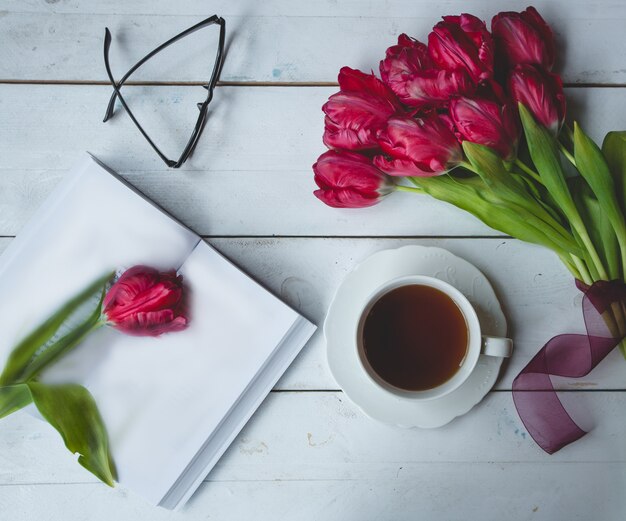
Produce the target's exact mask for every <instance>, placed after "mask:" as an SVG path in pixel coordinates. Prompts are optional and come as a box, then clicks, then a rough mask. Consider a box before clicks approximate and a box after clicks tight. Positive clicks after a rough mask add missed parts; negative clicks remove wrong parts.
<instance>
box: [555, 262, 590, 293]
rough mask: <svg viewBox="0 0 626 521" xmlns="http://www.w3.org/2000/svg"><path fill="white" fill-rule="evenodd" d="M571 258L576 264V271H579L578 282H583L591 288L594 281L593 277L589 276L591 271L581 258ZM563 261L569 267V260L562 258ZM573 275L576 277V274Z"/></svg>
mask: <svg viewBox="0 0 626 521" xmlns="http://www.w3.org/2000/svg"><path fill="white" fill-rule="evenodd" d="M571 258H572V261H573V262H574V266H576V270H577V271H578V276H577V278H578V280H582V281H583V282H584V283H585V284H587V285H588V286H591V284H593V279H592V278H591V275H590V274H589V270H588V269H587V266H585V263H584V262H583V261H582V259H581V258H580V257H576V255H572V256H571ZM561 260H562V261H563V262H564V263H565V265H566V266H569V264H568V259H567V258H561ZM570 271H572V270H571V269H570ZM572 273H573V275H574V276H575V277H576V273H574V272H572Z"/></svg>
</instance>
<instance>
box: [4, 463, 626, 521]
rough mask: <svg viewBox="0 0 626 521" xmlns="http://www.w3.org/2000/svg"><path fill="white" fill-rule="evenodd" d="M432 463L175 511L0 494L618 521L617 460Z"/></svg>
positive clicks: (285, 512) (114, 508) (10, 504)
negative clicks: (173, 505)
mask: <svg viewBox="0 0 626 521" xmlns="http://www.w3.org/2000/svg"><path fill="white" fill-rule="evenodd" d="M572 467H573V466H572V465H571V464H568V463H565V464H562V463H545V464H536V463H533V464H526V463H479V464H477V463H471V464H462V463H456V462H455V463H437V464H423V465H418V466H417V467H416V469H415V474H414V476H412V477H410V478H409V479H393V478H392V479H385V480H381V479H354V480H350V479H348V480H289V481H285V480H278V481H226V482H223V481H220V482H212V483H204V484H203V485H202V486H201V487H200V488H199V489H198V492H197V493H196V494H195V495H194V496H193V497H192V499H191V501H190V502H189V503H188V505H187V506H186V507H185V509H184V510H183V511H182V512H181V513H173V512H168V511H166V510H163V509H155V508H153V507H149V506H146V504H145V502H144V501H143V500H142V499H141V498H139V497H137V496H135V495H134V494H132V493H131V492H128V491H126V490H122V489H115V490H108V489H106V487H104V486H102V485H100V484H97V483H88V484H72V485H61V484H40V485H30V484H29V485H19V486H8V487H0V506H1V507H2V512H3V514H4V515H6V516H7V519H11V520H16V519H20V520H21V519H24V520H29V521H30V520H32V519H45V520H46V521H67V520H68V519H69V520H89V521H110V520H111V519H124V520H125V519H132V520H133V521H171V520H180V519H184V520H185V521H201V520H202V521H204V520H206V519H217V520H222V519H224V520H228V521H249V520H250V519H271V520H272V521H287V520H289V521H290V520H298V521H318V520H320V519H323V520H325V521H363V520H370V519H372V520H385V521H387V520H393V521H415V520H416V519H419V520H422V519H424V520H440V519H442V520H446V521H466V520H467V519H480V520H481V521H483V520H484V521H501V520H502V519H516V520H521V521H526V520H527V521H556V520H559V521H560V520H567V521H588V520H589V519H602V521H621V520H622V519H623V512H624V510H625V509H626V501H625V499H624V495H623V494H619V493H616V489H617V488H619V487H621V486H623V484H624V479H625V475H626V470H625V469H624V465H623V463H580V464H576V465H575V469H576V472H572Z"/></svg>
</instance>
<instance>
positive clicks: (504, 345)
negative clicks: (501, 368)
mask: <svg viewBox="0 0 626 521" xmlns="http://www.w3.org/2000/svg"><path fill="white" fill-rule="evenodd" d="M480 352H481V353H482V354H483V355H487V356H499V357H500V358H508V357H510V356H511V354H512V353H513V340H511V339H510V338H500V337H496V336H483V343H482V347H481V349H480Z"/></svg>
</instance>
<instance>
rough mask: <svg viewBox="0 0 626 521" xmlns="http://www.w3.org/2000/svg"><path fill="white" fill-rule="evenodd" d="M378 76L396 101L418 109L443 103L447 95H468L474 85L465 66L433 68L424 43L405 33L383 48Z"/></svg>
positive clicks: (446, 100) (445, 104)
mask: <svg viewBox="0 0 626 521" xmlns="http://www.w3.org/2000/svg"><path fill="white" fill-rule="evenodd" d="M380 76H381V78H382V79H383V81H384V82H385V83H386V84H387V85H389V87H390V88H391V90H393V92H394V93H395V94H396V96H398V98H399V99H400V101H402V102H403V103H404V104H406V105H408V106H410V107H418V108H420V109H423V108H439V107H445V106H447V104H448V102H449V100H450V98H451V97H453V96H459V95H469V94H472V93H473V92H474V90H475V89H476V85H475V84H474V82H472V80H471V78H470V77H469V74H468V73H467V71H466V70H465V69H455V70H452V71H448V70H442V69H435V68H434V65H433V63H432V60H431V59H430V56H429V54H428V47H426V45H424V44H423V43H421V42H419V41H417V40H414V39H413V38H410V37H409V36H407V35H406V34H401V35H400V36H399V37H398V44H397V45H394V46H392V47H389V49H387V53H386V57H385V59H384V60H382V61H381V62H380Z"/></svg>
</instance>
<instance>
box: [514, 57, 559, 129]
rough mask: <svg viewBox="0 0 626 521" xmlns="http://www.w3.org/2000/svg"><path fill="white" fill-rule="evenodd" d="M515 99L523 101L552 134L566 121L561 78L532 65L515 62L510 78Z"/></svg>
mask: <svg viewBox="0 0 626 521" xmlns="http://www.w3.org/2000/svg"><path fill="white" fill-rule="evenodd" d="M509 91H510V93H511V97H512V98H513V100H514V101H516V102H518V103H522V104H523V105H524V106H525V107H526V108H527V109H528V110H530V112H531V113H532V115H533V116H535V119H536V120H537V121H538V122H539V123H541V124H542V125H543V126H544V127H546V128H548V129H549V130H550V131H551V132H552V134H554V135H555V136H556V135H557V134H558V133H559V130H561V126H562V125H563V121H564V120H565V94H564V93H563V84H562V82H561V78H560V77H559V76H558V75H556V74H552V73H550V72H547V71H545V70H543V69H540V68H539V67H535V66H533V65H525V64H524V65H518V66H517V67H515V69H513V72H512V73H511V76H510V77H509Z"/></svg>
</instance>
